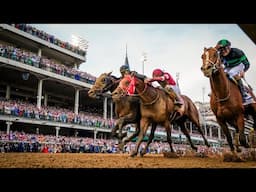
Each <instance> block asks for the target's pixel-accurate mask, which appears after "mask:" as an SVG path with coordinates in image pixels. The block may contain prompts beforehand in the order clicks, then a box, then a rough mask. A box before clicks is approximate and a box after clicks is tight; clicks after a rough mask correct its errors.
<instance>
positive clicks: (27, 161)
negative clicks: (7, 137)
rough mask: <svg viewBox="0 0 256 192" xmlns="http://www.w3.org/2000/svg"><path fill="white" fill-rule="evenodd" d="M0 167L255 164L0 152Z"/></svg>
mask: <svg viewBox="0 0 256 192" xmlns="http://www.w3.org/2000/svg"><path fill="white" fill-rule="evenodd" d="M0 168H256V161H246V162H224V161H223V157H220V156H215V157H196V156H193V157H191V156H190V157H178V158H167V157H164V155H163V154H157V155H156V154H146V155H145V156H144V157H139V156H138V157H134V158H132V157H130V156H129V154H90V153H55V154H49V153H48V154H45V153H1V154H0Z"/></svg>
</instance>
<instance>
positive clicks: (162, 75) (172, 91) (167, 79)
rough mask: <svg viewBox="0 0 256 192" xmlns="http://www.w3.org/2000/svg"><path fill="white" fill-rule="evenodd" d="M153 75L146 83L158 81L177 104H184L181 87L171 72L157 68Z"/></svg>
mask: <svg viewBox="0 0 256 192" xmlns="http://www.w3.org/2000/svg"><path fill="white" fill-rule="evenodd" d="M152 76H153V78H151V79H145V83H149V82H153V81H157V82H158V83H159V84H160V85H161V86H162V88H164V91H165V92H167V93H168V94H169V95H170V97H171V98H172V99H173V100H174V104H175V105H179V106H180V105H182V104H184V102H183V99H182V98H181V96H180V89H179V87H178V86H177V84H176V82H175V80H174V79H173V78H172V76H171V75H170V73H167V72H163V71H162V70H161V69H155V70H154V71H153V73H152Z"/></svg>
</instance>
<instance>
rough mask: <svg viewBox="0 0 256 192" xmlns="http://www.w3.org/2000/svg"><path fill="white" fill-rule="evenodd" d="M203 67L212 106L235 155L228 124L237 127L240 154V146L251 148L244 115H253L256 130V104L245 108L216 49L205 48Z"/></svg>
mask: <svg viewBox="0 0 256 192" xmlns="http://www.w3.org/2000/svg"><path fill="white" fill-rule="evenodd" d="M202 61H203V65H202V66H201V71H202V72H203V74H204V76H206V77H208V78H209V80H210V86H211V91H212V93H211V98H210V106H211V109H212V111H213V113H214V114H215V116H216V119H217V122H218V124H219V125H220V127H221V129H222V130H223V132H224V134H225V136H226V138H227V141H228V144H229V146H230V149H231V151H232V152H233V153H234V150H235V148H234V146H233V142H232V137H231V134H230V131H229V129H228V124H229V125H231V126H233V127H235V129H236V135H235V146H236V151H237V152H240V151H241V149H240V148H239V141H240V144H241V145H242V146H244V147H249V146H248V143H247V141H246V137H245V134H244V125H245V123H244V117H245V116H244V115H246V114H248V115H251V116H252V118H253V120H254V125H253V128H254V130H255V129H256V104H255V103H252V104H249V105H246V106H243V103H242V96H241V93H240V91H239V88H238V86H237V85H236V84H235V83H234V82H233V81H231V80H229V78H228V77H227V75H226V73H225V72H224V69H223V67H222V62H221V59H220V55H219V53H218V51H217V49H216V48H214V47H210V48H204V53H203V54H202Z"/></svg>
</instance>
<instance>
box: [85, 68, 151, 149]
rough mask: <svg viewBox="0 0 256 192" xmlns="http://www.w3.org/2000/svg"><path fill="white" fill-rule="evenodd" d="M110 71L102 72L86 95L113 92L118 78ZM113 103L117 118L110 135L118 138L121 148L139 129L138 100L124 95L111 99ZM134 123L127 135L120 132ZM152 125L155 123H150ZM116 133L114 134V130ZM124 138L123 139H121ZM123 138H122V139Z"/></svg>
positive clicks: (93, 95) (91, 95)
mask: <svg viewBox="0 0 256 192" xmlns="http://www.w3.org/2000/svg"><path fill="white" fill-rule="evenodd" d="M111 73H112V72H110V73H102V74H101V75H100V76H99V77H98V78H97V79H96V82H95V84H94V85H93V86H92V87H91V89H90V90H89V91H88V95H89V96H90V97H92V98H98V97H101V96H102V95H103V93H106V92H108V91H110V92H111V93H112V92H113V90H114V89H116V87H117V86H118V83H119V80H120V78H117V77H115V76H113V75H111ZM113 101H114V103H115V114H116V116H117V118H118V120H117V122H116V125H115V127H114V129H113V130H112V136H115V137H117V138H118V139H119V148H120V149H122V148H123V146H124V145H125V143H126V142H129V141H131V140H132V139H133V138H135V137H136V136H138V134H139V130H140V119H141V113H140V100H139V98H138V97H130V96H124V97H121V98H119V99H113ZM128 124H135V128H136V129H135V132H134V133H133V134H132V135H131V136H129V137H127V138H124V137H125V136H126V133H122V129H123V127H124V126H125V125H128ZM152 126H153V127H154V126H156V124H153V125H152ZM117 130H118V131H119V132H118V135H117V134H116V131H117ZM123 138H124V139H123ZM122 139H123V140H122Z"/></svg>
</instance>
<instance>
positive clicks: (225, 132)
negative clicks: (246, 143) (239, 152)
mask: <svg viewBox="0 0 256 192" xmlns="http://www.w3.org/2000/svg"><path fill="white" fill-rule="evenodd" d="M217 122H218V124H219V125H220V127H221V129H222V130H223V132H224V134H225V136H226V138H227V141H228V145H229V147H230V150H231V152H232V153H234V151H235V148H234V145H233V141H232V137H231V134H230V132H229V129H228V126H227V124H226V123H225V122H223V121H222V120H220V119H219V118H217Z"/></svg>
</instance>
